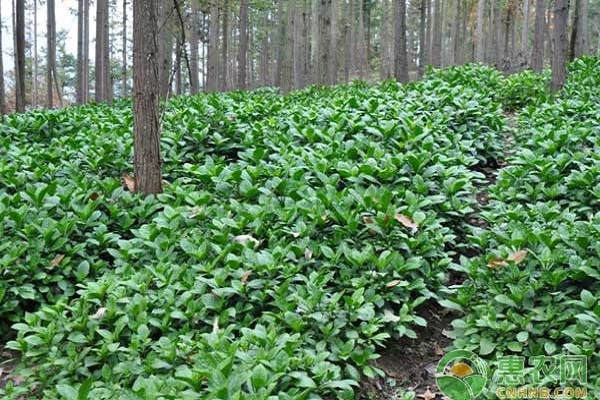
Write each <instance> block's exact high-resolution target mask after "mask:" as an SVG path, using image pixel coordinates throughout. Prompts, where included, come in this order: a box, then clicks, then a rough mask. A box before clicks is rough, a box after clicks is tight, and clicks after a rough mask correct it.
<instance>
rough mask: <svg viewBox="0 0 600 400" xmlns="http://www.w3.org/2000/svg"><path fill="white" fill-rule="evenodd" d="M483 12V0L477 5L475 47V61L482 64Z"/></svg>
mask: <svg viewBox="0 0 600 400" xmlns="http://www.w3.org/2000/svg"><path fill="white" fill-rule="evenodd" d="M484 11H485V0H479V2H478V4H477V33H476V34H475V35H476V40H477V44H476V45H475V61H477V62H483V51H484V49H483V13H484Z"/></svg>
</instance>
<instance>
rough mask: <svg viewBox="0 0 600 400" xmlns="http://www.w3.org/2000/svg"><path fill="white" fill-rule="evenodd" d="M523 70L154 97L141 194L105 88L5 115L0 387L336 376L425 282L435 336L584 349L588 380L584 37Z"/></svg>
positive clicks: (334, 379)
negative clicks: (165, 99) (151, 176)
mask: <svg viewBox="0 0 600 400" xmlns="http://www.w3.org/2000/svg"><path fill="white" fill-rule="evenodd" d="M546 80H547V76H537V75H535V74H533V73H529V72H526V73H522V74H520V75H514V76H511V77H507V78H505V77H503V76H502V75H501V74H500V73H498V72H497V71H495V70H493V69H490V68H487V67H483V66H476V65H472V66H466V67H460V68H450V69H447V70H443V71H431V72H430V73H429V74H428V75H427V77H426V78H425V79H424V80H422V81H420V82H416V83H412V84H409V85H406V86H399V85H398V84H396V83H394V82H385V83H382V84H379V85H377V86H367V85H365V84H361V83H356V84H353V85H350V86H340V87H335V88H327V89H308V90H305V91H302V92H296V93H292V94H291V95H288V96H285V97H281V96H279V95H278V94H277V93H275V92H274V91H270V90H262V91H257V92H251V93H249V92H236V93H230V94H214V95H201V96H197V97H180V98H176V99H173V100H172V101H170V102H169V103H168V104H167V105H166V106H165V111H164V114H163V136H162V151H163V157H164V166H163V167H164V168H163V169H164V172H165V180H166V185H165V193H163V194H161V195H159V196H157V197H149V198H146V199H141V198H139V197H137V196H134V195H132V194H131V193H130V192H129V191H128V190H127V187H126V185H124V184H123V177H124V176H127V175H126V174H131V173H132V172H131V171H132V138H133V135H132V130H131V125H132V115H131V107H130V104H129V103H127V102H122V103H120V104H117V105H116V106H115V107H113V108H108V107H106V106H101V105H94V106H86V107H80V108H68V109H64V110H60V111H44V112H34V113H29V114H25V115H14V116H9V117H6V118H5V119H4V120H3V122H2V123H1V124H0V130H1V132H2V136H1V137H0V155H1V157H0V172H1V173H0V217H1V218H0V235H1V236H2V239H3V240H2V241H1V242H0V300H1V302H0V337H3V338H7V340H6V343H5V347H6V349H9V350H11V351H14V352H15V354H16V355H18V363H17V365H16V366H13V368H14V369H13V370H12V372H11V374H12V378H11V379H9V380H7V381H6V382H5V383H4V387H3V388H0V395H2V396H3V397H5V398H8V399H11V398H13V399H17V398H47V399H55V398H56V399H59V398H63V399H117V398H118V399H198V398H202V399H256V400H259V399H319V398H324V399H331V398H341V399H352V398H355V397H356V396H357V393H358V391H357V389H358V387H359V383H360V382H361V381H363V380H365V379H367V378H374V377H376V376H379V375H380V374H383V371H382V370H380V369H379V368H378V367H377V366H376V365H375V363H374V362H373V361H374V360H375V359H376V358H377V357H378V354H381V353H382V352H385V346H386V345H387V344H389V343H390V342H393V341H395V340H397V339H400V338H402V337H407V338H412V339H417V340H426V338H420V337H417V334H416V328H417V327H419V326H424V325H426V324H428V323H429V324H435V323H436V321H427V320H426V319H424V318H423V317H422V313H421V312H420V311H421V310H422V309H423V308H425V307H431V306H432V305H433V304H437V305H438V307H440V306H441V307H444V308H446V309H448V310H450V311H451V312H456V319H455V321H454V322H453V323H452V326H451V327H448V331H449V335H451V336H452V338H453V339H454V346H455V347H457V348H464V349H467V350H473V351H475V352H477V353H478V354H480V355H482V356H484V357H485V358H487V359H489V360H490V361H493V360H494V359H495V357H497V356H499V355H506V354H515V355H524V356H530V355H540V354H548V355H551V354H558V353H566V354H584V355H587V356H589V357H590V362H589V375H590V376H589V378H588V381H589V386H590V388H591V389H594V388H596V386H597V385H596V384H595V382H596V380H597V379H599V378H600V368H598V367H597V365H598V361H599V360H598V349H599V345H598V340H599V339H598V337H600V305H599V304H598V296H599V295H600V265H599V264H600V244H599V243H600V213H599V212H600V210H599V208H598V207H599V201H600V186H599V185H598V183H600V182H599V180H600V177H599V172H600V157H599V156H598V154H600V152H599V148H600V60H599V59H593V58H584V59H581V60H578V61H576V62H575V63H574V64H573V65H572V66H571V73H570V80H569V82H568V84H567V86H566V88H565V89H564V91H563V92H562V93H561V94H560V95H559V96H558V98H556V99H552V98H550V97H549V96H547V94H546V93H545V91H544V85H545V81H546ZM507 111H514V112H516V113H517V114H518V118H517V117H515V118H516V124H517V125H516V126H514V127H511V124H509V122H510V121H509V117H508V116H507V114H506V112H507ZM126 181H127V179H126ZM482 193H483V194H484V195H485V196H484V197H486V198H487V197H489V201H487V200H486V201H478V200H480V198H481V194H482ZM1 367H2V365H0V368H1ZM410 396H411V395H410V394H408V395H407V398H410Z"/></svg>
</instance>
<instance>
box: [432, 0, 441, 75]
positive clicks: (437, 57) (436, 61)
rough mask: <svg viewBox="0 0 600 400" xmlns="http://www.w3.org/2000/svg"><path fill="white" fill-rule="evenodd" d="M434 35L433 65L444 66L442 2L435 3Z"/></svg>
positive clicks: (439, 0)
mask: <svg viewBox="0 0 600 400" xmlns="http://www.w3.org/2000/svg"><path fill="white" fill-rule="evenodd" d="M433 10H434V11H433V33H432V35H431V64H432V65H433V66H434V67H436V68H439V67H441V66H442V0H434V2H433Z"/></svg>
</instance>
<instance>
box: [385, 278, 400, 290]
mask: <svg viewBox="0 0 600 400" xmlns="http://www.w3.org/2000/svg"><path fill="white" fill-rule="evenodd" d="M400 282H402V281H401V280H399V279H394V280H393V281H389V282H388V283H386V284H385V287H386V288H393V287H394V286H398V285H399V284H400Z"/></svg>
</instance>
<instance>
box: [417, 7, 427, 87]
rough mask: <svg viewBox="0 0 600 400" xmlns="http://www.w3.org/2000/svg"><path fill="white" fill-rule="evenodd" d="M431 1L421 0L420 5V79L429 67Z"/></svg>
mask: <svg viewBox="0 0 600 400" xmlns="http://www.w3.org/2000/svg"><path fill="white" fill-rule="evenodd" d="M428 3H429V0H421V4H420V8H419V11H420V25H419V71H418V73H419V77H422V76H423V75H424V74H425V66H426V65H427V49H428V48H429V45H428V43H427V8H428V7H429V4H428Z"/></svg>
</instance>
